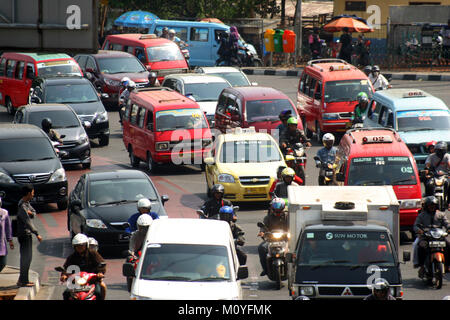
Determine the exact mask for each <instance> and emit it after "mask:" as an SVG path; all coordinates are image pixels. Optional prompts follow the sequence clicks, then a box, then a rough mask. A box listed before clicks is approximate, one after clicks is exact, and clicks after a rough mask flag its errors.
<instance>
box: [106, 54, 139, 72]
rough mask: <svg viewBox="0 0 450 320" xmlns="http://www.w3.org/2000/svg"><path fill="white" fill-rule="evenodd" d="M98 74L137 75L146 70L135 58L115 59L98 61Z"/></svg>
mask: <svg viewBox="0 0 450 320" xmlns="http://www.w3.org/2000/svg"><path fill="white" fill-rule="evenodd" d="M98 64H99V66H100V72H102V73H107V74H115V73H139V72H146V71H147V70H146V69H145V68H144V66H143V65H142V64H141V62H140V61H139V60H138V59H137V58H135V57H121V58H120V57H117V58H101V59H98Z"/></svg>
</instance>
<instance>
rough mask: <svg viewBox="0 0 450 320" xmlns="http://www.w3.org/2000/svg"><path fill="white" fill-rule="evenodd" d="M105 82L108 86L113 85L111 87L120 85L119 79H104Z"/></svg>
mask: <svg viewBox="0 0 450 320" xmlns="http://www.w3.org/2000/svg"><path fill="white" fill-rule="evenodd" d="M105 83H106V84H107V85H108V86H113V87H118V86H120V81H117V80H111V79H105Z"/></svg>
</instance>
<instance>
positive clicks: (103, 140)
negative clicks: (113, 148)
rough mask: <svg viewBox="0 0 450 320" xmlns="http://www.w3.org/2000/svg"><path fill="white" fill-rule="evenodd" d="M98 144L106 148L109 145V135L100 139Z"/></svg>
mask: <svg viewBox="0 0 450 320" xmlns="http://www.w3.org/2000/svg"><path fill="white" fill-rule="evenodd" d="M98 143H99V144H100V146H102V147H104V146H107V145H108V144H109V135H102V136H100V137H99V138H98Z"/></svg>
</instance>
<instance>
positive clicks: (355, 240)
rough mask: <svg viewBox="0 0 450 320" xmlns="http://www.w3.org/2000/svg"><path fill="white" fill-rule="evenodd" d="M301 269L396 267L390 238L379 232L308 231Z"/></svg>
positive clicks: (304, 240)
mask: <svg viewBox="0 0 450 320" xmlns="http://www.w3.org/2000/svg"><path fill="white" fill-rule="evenodd" d="M299 248H300V249H299V250H300V252H299V254H298V257H299V258H298V265H299V266H321V265H333V266H335V265H342V266H360V265H363V266H367V265H371V264H376V265H380V266H393V265H394V263H395V262H394V254H393V247H392V246H391V242H390V241H389V237H388V235H387V234H386V233H385V232H376V231H369V232H366V231H332V232H330V231H312V230H311V231H306V232H305V234H304V236H303V239H302V242H301V244H300V246H299Z"/></svg>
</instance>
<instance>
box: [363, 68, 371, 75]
mask: <svg viewBox="0 0 450 320" xmlns="http://www.w3.org/2000/svg"><path fill="white" fill-rule="evenodd" d="M363 71H364V73H365V74H366V76H368V75H369V74H370V73H371V72H372V66H365V67H364V70H363Z"/></svg>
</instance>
